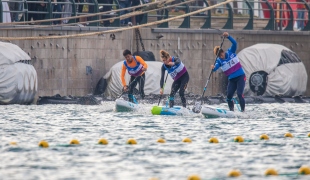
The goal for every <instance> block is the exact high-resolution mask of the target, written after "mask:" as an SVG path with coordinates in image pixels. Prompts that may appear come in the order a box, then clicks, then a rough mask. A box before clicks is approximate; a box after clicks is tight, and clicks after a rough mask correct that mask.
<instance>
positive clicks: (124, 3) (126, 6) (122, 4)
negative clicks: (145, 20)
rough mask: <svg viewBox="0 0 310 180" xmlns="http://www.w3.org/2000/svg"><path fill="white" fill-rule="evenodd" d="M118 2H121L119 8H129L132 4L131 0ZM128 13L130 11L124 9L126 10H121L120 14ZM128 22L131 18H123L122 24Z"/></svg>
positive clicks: (119, 0)
mask: <svg viewBox="0 0 310 180" xmlns="http://www.w3.org/2000/svg"><path fill="white" fill-rule="evenodd" d="M118 2H119V6H120V7H119V8H120V9H123V8H128V7H130V5H131V0H118ZM126 13H128V11H127V10H124V11H121V12H120V15H124V14H126ZM128 22H129V18H126V19H123V20H121V25H122V26H124V25H127V24H128Z"/></svg>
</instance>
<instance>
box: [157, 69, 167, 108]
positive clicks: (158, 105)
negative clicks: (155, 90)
mask: <svg viewBox="0 0 310 180" xmlns="http://www.w3.org/2000/svg"><path fill="white" fill-rule="evenodd" d="M167 79H168V72H167V75H166V79H165V83H164V85H163V93H164V88H165V85H166V82H167ZM162 96H163V95H162V94H160V96H159V101H158V105H157V106H159V103H160V101H161V98H162Z"/></svg>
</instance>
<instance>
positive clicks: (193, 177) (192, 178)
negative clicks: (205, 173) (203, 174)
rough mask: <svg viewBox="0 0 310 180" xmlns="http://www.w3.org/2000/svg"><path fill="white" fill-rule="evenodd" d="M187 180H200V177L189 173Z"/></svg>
mask: <svg viewBox="0 0 310 180" xmlns="http://www.w3.org/2000/svg"><path fill="white" fill-rule="evenodd" d="M187 180H201V178H200V177H199V176H198V175H190V176H188V178H187Z"/></svg>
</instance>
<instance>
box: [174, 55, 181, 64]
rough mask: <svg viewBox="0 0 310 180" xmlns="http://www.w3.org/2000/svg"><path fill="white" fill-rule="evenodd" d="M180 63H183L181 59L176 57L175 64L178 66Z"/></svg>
mask: <svg viewBox="0 0 310 180" xmlns="http://www.w3.org/2000/svg"><path fill="white" fill-rule="evenodd" d="M180 63H181V59H180V58H178V57H174V64H175V65H178V64H180Z"/></svg>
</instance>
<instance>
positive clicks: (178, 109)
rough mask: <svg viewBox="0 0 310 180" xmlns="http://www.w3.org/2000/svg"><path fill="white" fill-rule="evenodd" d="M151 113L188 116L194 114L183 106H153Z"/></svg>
mask: <svg viewBox="0 0 310 180" xmlns="http://www.w3.org/2000/svg"><path fill="white" fill-rule="evenodd" d="M151 112H152V114H153V115H186V114H192V113H193V112H192V111H190V110H188V109H186V108H184V107H182V106H173V107H172V108H169V107H167V106H153V108H152V110H151Z"/></svg>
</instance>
